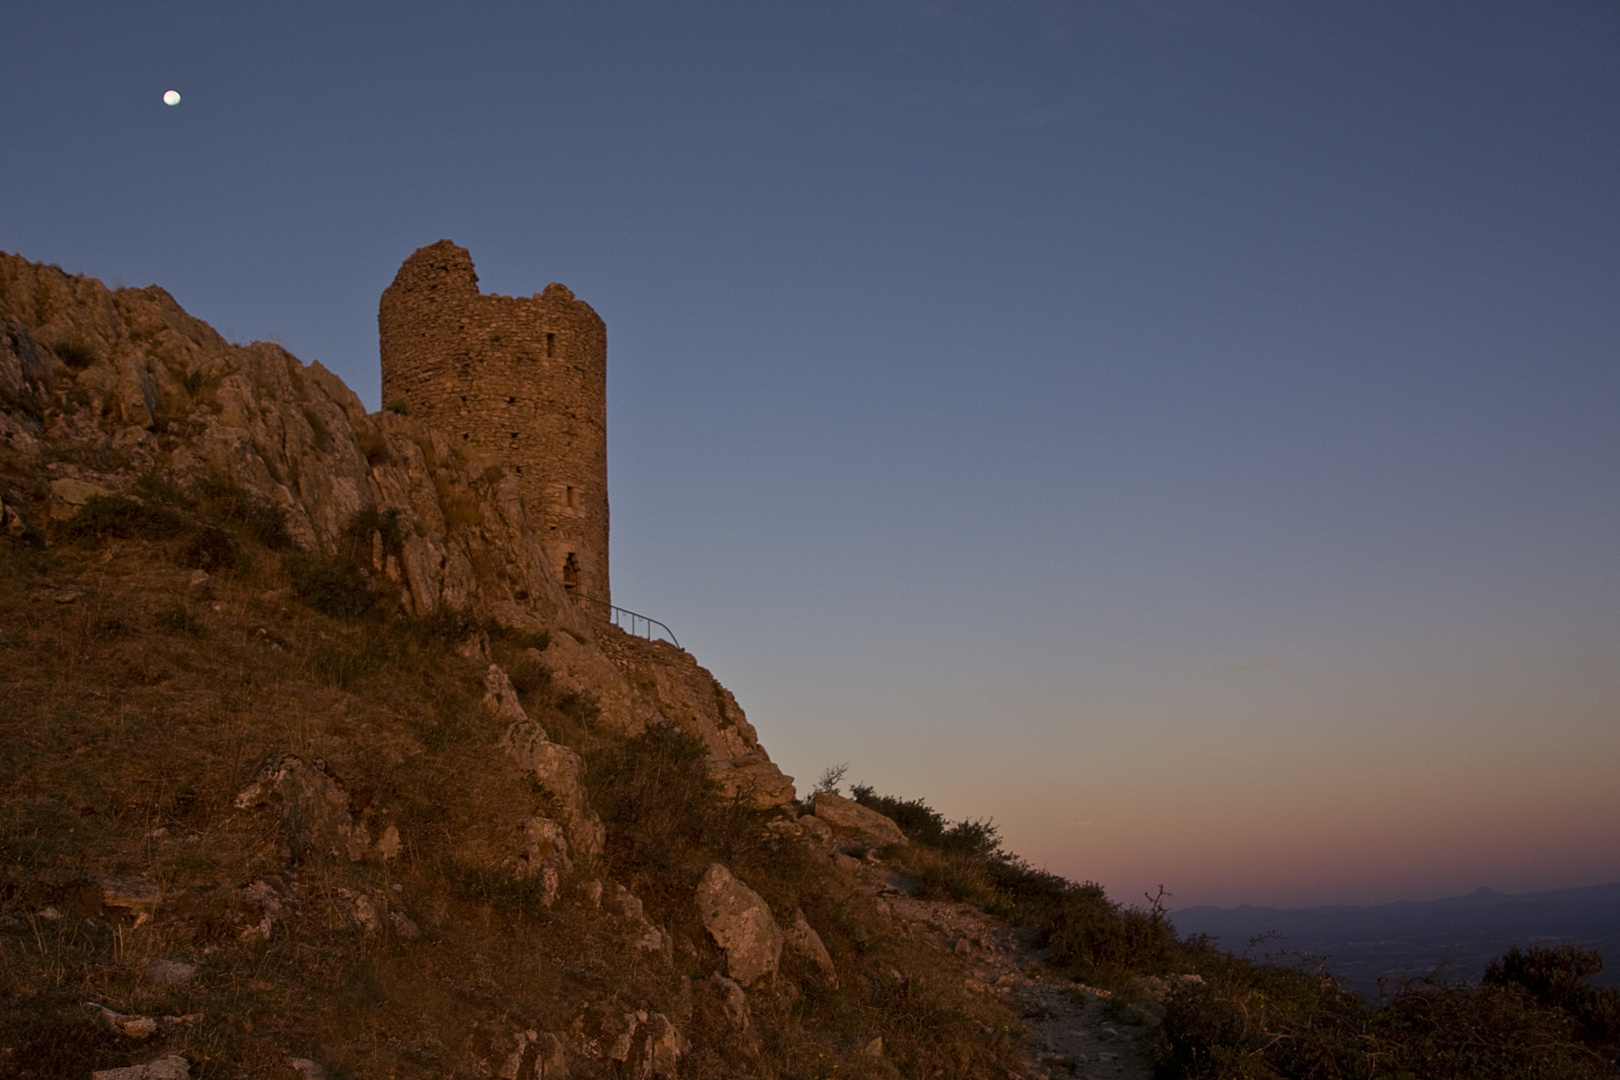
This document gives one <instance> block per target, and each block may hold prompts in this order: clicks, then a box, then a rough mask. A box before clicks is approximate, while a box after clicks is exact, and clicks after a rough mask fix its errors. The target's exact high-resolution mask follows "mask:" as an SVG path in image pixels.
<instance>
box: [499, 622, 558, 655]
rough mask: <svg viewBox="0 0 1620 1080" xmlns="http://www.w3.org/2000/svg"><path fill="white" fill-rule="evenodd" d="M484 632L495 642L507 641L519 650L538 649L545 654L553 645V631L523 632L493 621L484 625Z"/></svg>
mask: <svg viewBox="0 0 1620 1080" xmlns="http://www.w3.org/2000/svg"><path fill="white" fill-rule="evenodd" d="M484 632H485V633H487V634H489V636H490V639H491V640H493V641H505V642H508V643H510V644H511V645H513V646H515V647H516V648H519V649H538V650H539V651H540V652H545V651H546V649H547V648H548V647H549V646H550V645H551V631H549V630H541V631H538V632H535V631H532V630H521V629H519V628H518V627H515V626H507V625H506V624H505V623H498V622H495V621H494V620H493V619H491V620H490V621H489V622H488V623H486V624H485V625H484Z"/></svg>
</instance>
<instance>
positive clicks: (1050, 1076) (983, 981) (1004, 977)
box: [872, 871, 1153, 1080]
mask: <svg viewBox="0 0 1620 1080" xmlns="http://www.w3.org/2000/svg"><path fill="white" fill-rule="evenodd" d="M872 882H873V885H874V887H875V889H876V891H877V893H878V895H879V896H880V897H881V898H882V899H883V900H885V901H886V902H887V903H888V904H889V907H890V910H891V912H892V913H893V915H894V917H895V918H896V919H899V920H904V921H906V922H908V923H911V924H912V925H913V926H914V927H915V928H916V929H917V930H918V932H919V933H921V934H923V935H925V936H928V937H932V938H934V939H936V943H937V944H938V946H939V947H940V948H942V949H946V950H948V951H950V952H952V953H954V954H955V955H956V956H958V957H959V958H961V960H962V963H963V967H964V968H965V969H966V971H967V976H966V978H967V980H968V986H969V987H970V988H971V989H974V990H977V991H979V992H981V993H986V994H994V995H996V996H997V997H999V998H1001V999H1002V1000H1003V1001H1005V1002H1006V1003H1007V1004H1008V1005H1009V1006H1010V1007H1011V1008H1012V1010H1013V1012H1014V1013H1015V1014H1017V1015H1018V1016H1020V1017H1021V1018H1022V1019H1023V1021H1024V1023H1025V1025H1026V1033H1025V1044H1026V1047H1027V1049H1028V1051H1029V1061H1030V1066H1029V1069H1028V1071H1027V1072H1026V1074H1025V1076H1026V1080H1067V1078H1069V1077H1076V1078H1086V1077H1097V1078H1107V1080H1150V1078H1151V1077H1152V1075H1153V1070H1152V1067H1151V1065H1150V1064H1149V1061H1148V1056H1147V1053H1146V1049H1145V1046H1144V1043H1145V1040H1146V1036H1147V1035H1148V1033H1149V1032H1150V1031H1151V1028H1150V1027H1148V1026H1147V1025H1145V1024H1144V1023H1143V1022H1142V1018H1141V1016H1140V1014H1139V1013H1136V1012H1135V1011H1134V1010H1132V1009H1120V1008H1117V1007H1113V1008H1111V1007H1110V1001H1109V998H1110V995H1109V994H1108V992H1107V991H1105V990H1094V989H1092V988H1090V987H1086V986H1083V985H1081V984H1079V983H1076V982H1075V981H1074V980H1073V979H1070V978H1067V977H1066V976H1064V975H1061V974H1059V973H1058V972H1055V971H1053V970H1051V969H1050V968H1049V967H1048V966H1047V965H1046V963H1045V958H1044V956H1043V955H1042V950H1040V949H1039V948H1038V947H1037V946H1036V945H1035V940H1034V938H1035V935H1034V933H1033V931H1028V930H1015V929H1013V928H1011V927H1008V926H1007V925H1006V924H1005V923H1003V922H1001V921H1000V920H998V919H995V918H993V917H991V916H989V915H986V914H985V913H984V912H982V911H980V910H979V909H977V908H975V907H973V906H971V905H969V904H958V903H951V902H946V901H928V900H918V899H915V898H914V897H912V896H911V895H909V893H908V891H907V890H908V887H909V885H910V882H909V881H908V880H907V879H906V878H905V876H904V875H903V874H899V873H896V872H892V871H891V872H886V873H884V872H879V873H876V874H874V875H873V877H872ZM1130 1020H1134V1021H1135V1022H1134V1023H1132V1022H1128V1021H1130Z"/></svg>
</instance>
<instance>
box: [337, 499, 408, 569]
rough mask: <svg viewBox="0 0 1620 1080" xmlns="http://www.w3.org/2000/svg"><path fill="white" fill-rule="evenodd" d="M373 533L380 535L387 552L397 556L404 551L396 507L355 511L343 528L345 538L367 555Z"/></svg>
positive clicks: (402, 531) (403, 536) (402, 533)
mask: <svg viewBox="0 0 1620 1080" xmlns="http://www.w3.org/2000/svg"><path fill="white" fill-rule="evenodd" d="M373 533H377V534H380V535H381V536H382V543H383V550H384V551H386V552H387V553H388V554H390V555H394V556H396V557H397V556H399V555H401V554H402V553H403V552H404V550H405V531H404V530H403V529H402V528H400V524H399V511H398V510H397V509H395V508H393V507H389V508H388V509H387V510H378V509H377V508H376V507H367V508H366V509H364V510H359V511H356V512H355V514H354V516H353V517H351V518H349V523H348V524H347V525H345V526H344V528H343V535H344V536H345V538H347V539H348V540H349V541H350V542H352V543H354V544H356V545H357V546H359V547H360V548H361V549H362V550H363V552H364V554H366V555H368V556H369V555H370V554H371V537H372V534H373Z"/></svg>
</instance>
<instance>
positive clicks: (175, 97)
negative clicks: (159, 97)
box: [163, 90, 180, 105]
mask: <svg viewBox="0 0 1620 1080" xmlns="http://www.w3.org/2000/svg"><path fill="white" fill-rule="evenodd" d="M163 104H165V105H178V104H180V91H178V90H165V91H163Z"/></svg>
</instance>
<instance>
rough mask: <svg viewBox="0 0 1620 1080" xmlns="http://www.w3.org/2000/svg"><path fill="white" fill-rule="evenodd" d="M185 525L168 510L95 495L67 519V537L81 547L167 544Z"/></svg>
mask: <svg viewBox="0 0 1620 1080" xmlns="http://www.w3.org/2000/svg"><path fill="white" fill-rule="evenodd" d="M185 525H186V521H185V518H184V517H183V516H181V515H180V514H179V513H178V512H176V511H175V510H173V509H171V508H169V507H167V506H163V505H160V504H154V503H141V502H137V501H136V500H134V499H131V498H130V497H128V496H127V495H94V496H91V498H90V500H89V501H88V502H86V503H85V504H84V505H83V506H81V507H79V509H78V511H77V512H76V513H74V515H73V516H72V517H71V518H69V519H68V523H67V535H68V536H69V537H70V538H72V539H74V540H78V541H80V542H81V543H83V542H94V541H96V540H100V539H103V538H105V537H117V538H118V539H120V540H132V539H141V540H167V539H169V538H170V537H173V536H176V535H178V534H179V533H180V531H181V530H182V529H184V528H185Z"/></svg>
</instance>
